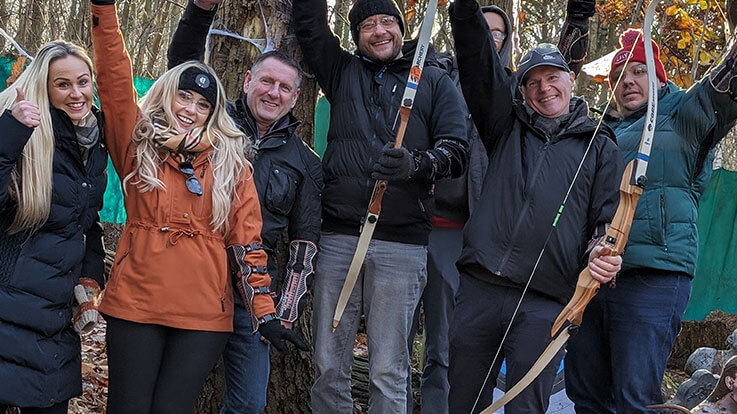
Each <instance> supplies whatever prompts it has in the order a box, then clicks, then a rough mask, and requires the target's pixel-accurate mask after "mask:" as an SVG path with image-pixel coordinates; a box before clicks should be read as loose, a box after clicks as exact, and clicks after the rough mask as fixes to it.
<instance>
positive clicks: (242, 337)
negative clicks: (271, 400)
mask: <svg viewBox="0 0 737 414" xmlns="http://www.w3.org/2000/svg"><path fill="white" fill-rule="evenodd" d="M234 296H235V306H234V307H235V314H234V315H233V333H232V334H231V335H230V337H229V338H228V344H227V345H226V346H225V351H224V352H223V365H224V369H225V395H224V396H223V408H222V409H220V414H249V413H253V414H259V413H261V412H263V410H264V407H266V386H267V385H268V382H269V346H268V345H267V344H265V343H263V342H261V335H260V334H259V333H258V332H256V333H253V328H252V327H251V318H250V317H249V316H248V311H247V310H246V308H245V307H244V305H243V299H241V295H240V294H239V293H238V291H237V290H235V295H234Z"/></svg>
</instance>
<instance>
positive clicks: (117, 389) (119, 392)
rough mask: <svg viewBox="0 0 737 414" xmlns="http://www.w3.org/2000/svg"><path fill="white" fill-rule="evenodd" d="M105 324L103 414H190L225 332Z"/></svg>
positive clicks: (116, 321)
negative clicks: (105, 385) (106, 374)
mask: <svg viewBox="0 0 737 414" xmlns="http://www.w3.org/2000/svg"><path fill="white" fill-rule="evenodd" d="M105 320H106V321H107V332H106V340H107V356H108V368H109V374H108V375H109V379H108V381H109V382H108V400H107V412H108V414H118V413H122V414H137V413H141V414H144V413H156V414H158V413H177V414H179V413H191V412H192V410H193V408H194V404H195V401H196V399H197V395H198V394H199V393H200V391H201V390H202V385H203V384H204V382H205V379H206V378H207V374H208V373H209V372H210V370H212V368H213V366H215V363H216V362H217V360H218V358H219V357H220V354H222V352H223V349H224V348H225V343H226V341H227V340H228V336H230V332H206V331H192V330H185V329H176V328H169V327H166V326H161V325H151V324H142V323H137V322H131V321H126V320H123V319H117V318H113V317H111V316H107V315H105Z"/></svg>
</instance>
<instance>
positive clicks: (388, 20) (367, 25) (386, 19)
mask: <svg viewBox="0 0 737 414" xmlns="http://www.w3.org/2000/svg"><path fill="white" fill-rule="evenodd" d="M396 22H397V17H396V16H392V15H388V16H383V17H380V18H378V19H376V20H364V21H362V22H361V24H359V25H358V30H360V31H362V32H364V33H371V32H373V31H374V29H376V26H378V25H379V24H380V25H382V26H383V27H384V28H387V29H388V28H389V27H391V26H392V25H393V24H394V23H396Z"/></svg>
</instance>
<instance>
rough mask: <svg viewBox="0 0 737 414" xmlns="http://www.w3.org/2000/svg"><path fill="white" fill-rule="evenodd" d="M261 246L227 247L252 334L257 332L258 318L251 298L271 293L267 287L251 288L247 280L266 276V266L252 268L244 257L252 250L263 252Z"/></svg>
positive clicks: (239, 245) (255, 244)
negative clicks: (254, 274)
mask: <svg viewBox="0 0 737 414" xmlns="http://www.w3.org/2000/svg"><path fill="white" fill-rule="evenodd" d="M263 248H264V247H263V246H262V245H260V244H258V243H251V244H249V245H246V246H244V245H241V244H232V245H230V246H228V250H227V251H228V261H229V262H230V269H231V272H232V273H233V276H234V277H235V278H236V286H237V287H238V292H239V293H240V295H241V298H242V299H243V304H244V305H245V307H246V310H247V311H248V315H249V317H250V318H251V327H252V329H253V332H256V331H257V330H258V325H259V318H258V316H256V311H255V309H254V307H253V298H254V297H255V296H256V295H269V294H270V293H271V291H270V289H269V287H268V286H251V283H250V282H249V281H248V279H249V278H250V277H251V274H253V273H260V274H268V271H267V269H266V266H253V265H250V264H248V263H247V262H246V256H247V255H248V253H250V252H252V251H254V250H263Z"/></svg>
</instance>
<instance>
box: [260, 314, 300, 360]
mask: <svg viewBox="0 0 737 414" xmlns="http://www.w3.org/2000/svg"><path fill="white" fill-rule="evenodd" d="M258 333H260V334H261V336H263V337H264V338H266V340H267V341H269V342H270V343H271V345H274V348H276V350H277V351H279V352H281V353H282V354H283V353H286V352H287V347H286V345H285V344H284V343H283V342H282V341H289V342H291V343H293V344H294V346H296V347H297V349H299V350H300V351H309V350H310V347H309V346H308V345H307V342H305V340H304V339H302V337H301V336H299V334H298V333H297V332H294V331H293V330H291V329H287V328H285V327H283V326H282V324H281V322H280V321H279V319H272V320H270V321H268V322H265V323H262V324H260V325H259V326H258Z"/></svg>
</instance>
